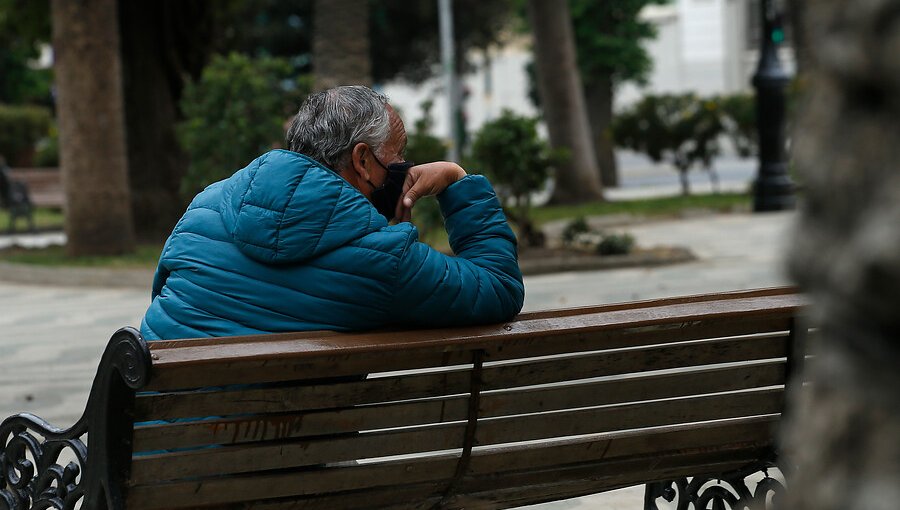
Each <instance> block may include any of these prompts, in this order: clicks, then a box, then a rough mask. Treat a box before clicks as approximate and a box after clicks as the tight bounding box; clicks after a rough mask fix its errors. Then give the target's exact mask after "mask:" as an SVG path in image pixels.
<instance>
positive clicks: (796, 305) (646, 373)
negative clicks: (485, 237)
mask: <svg viewBox="0 0 900 510" xmlns="http://www.w3.org/2000/svg"><path fill="white" fill-rule="evenodd" d="M803 305H804V299H803V298H802V297H801V296H799V295H797V294H795V293H794V292H793V291H792V290H791V289H766V290H758V291H748V292H735V293H727V294H714V295H702V296H691V297H682V298H673V299H662V300H656V301H646V302H637V303H626V304H616V305H606V306H597V307H590V308H577V309H569V310H558V311H548V312H538V313H525V314H522V315H520V316H519V317H518V318H517V319H516V320H515V321H513V322H510V323H508V324H499V325H495V326H483V327H466V328H458V329H441V330H438V329H435V330H421V331H401V332H377V333H366V334H338V333H327V332H315V333H291V334H278V335H265V336H253V337H234V338H212V339H198V340H180V341H166V342H152V343H151V344H150V346H149V349H148V346H147V344H146V343H145V342H144V341H143V339H142V338H141V337H140V335H139V334H138V332H137V331H135V330H134V329H131V328H124V329H122V330H119V331H118V332H117V333H116V334H115V335H114V336H113V337H112V339H111V340H110V343H109V345H108V347H107V349H106V351H105V353H104V355H103V358H102V360H101V362H100V366H99V369H98V373H97V377H96V379H95V380H94V385H93V388H92V390H91V396H90V399H89V402H88V405H87V409H86V411H85V414H84V416H83V417H82V418H81V420H79V422H78V423H77V424H76V425H75V426H74V427H73V428H71V429H68V430H65V431H62V430H56V429H52V428H51V427H50V426H49V425H48V424H46V423H44V422H42V421H41V420H40V419H38V418H35V417H33V416H30V415H27V414H26V415H17V416H14V417H10V418H8V419H7V420H6V421H4V422H3V424H2V426H0V446H2V448H3V449H2V450H0V451H2V452H3V453H2V455H5V458H3V459H2V464H3V466H18V467H19V471H18V473H19V475H10V474H9V473H10V472H12V471H7V475H6V477H7V478H6V482H5V486H4V482H2V481H0V508H2V507H3V503H4V502H5V503H6V505H7V506H8V507H10V508H28V507H29V505H31V506H33V507H40V508H45V507H46V505H47V504H48V502H49V504H50V506H56V507H58V508H71V507H72V506H71V505H74V503H75V502H76V501H78V500H79V499H80V500H82V503H83V506H82V508H86V509H93V508H110V509H114V508H129V509H148V510H149V509H162V508H189V507H197V506H201V505H203V506H204V508H207V507H208V508H260V509H267V510H270V509H271V510H274V509H287V508H292V509H293V508H303V509H327V510H332V509H373V508H396V509H431V508H465V509H493V508H510V507H514V506H521V505H526V504H533V503H537V502H543V501H550V500H558V499H565V498H571V497H576V496H581V495H586V494H592V493H597V492H602V491H607V490H610V489H615V488H620V487H627V486H633V485H638V484H650V485H648V486H647V490H646V502H645V508H647V509H655V508H657V507H656V503H657V501H659V498H665V499H669V500H673V499H677V500H678V503H679V504H682V503H683V504H684V505H685V506H683V507H682V506H679V507H678V508H687V504H688V502H694V503H695V504H699V503H701V502H702V503H704V506H697V507H696V508H707V506H705V504H706V503H708V502H710V500H715V499H720V500H722V501H726V500H728V498H731V500H732V501H731V502H732V503H733V500H735V499H738V498H741V499H742V501H745V502H746V501H749V500H750V499H752V498H754V493H752V492H751V491H750V489H748V488H747V487H746V486H745V485H744V481H743V479H744V476H745V475H747V474H748V473H750V472H754V471H764V472H766V473H767V476H765V477H763V479H762V481H761V482H760V484H759V485H758V486H756V494H755V497H756V498H758V499H759V500H765V498H766V495H767V493H770V492H773V491H779V490H782V489H783V487H782V484H781V483H780V482H779V481H777V480H776V479H775V478H774V477H771V476H768V475H769V474H771V473H768V472H767V471H765V470H767V469H768V468H771V467H773V466H775V465H776V461H777V453H778V445H777V439H776V432H775V429H776V427H777V425H778V423H779V419H780V415H781V413H782V412H783V410H784V385H785V381H786V380H787V378H788V377H789V376H790V374H791V373H792V371H793V370H794V368H795V367H796V364H797V361H798V360H799V359H802V356H800V355H799V354H798V353H800V352H802V351H800V350H798V349H799V348H800V346H801V345H802V344H801V343H800V342H801V340H802V338H803V337H804V335H803V333H804V331H805V329H804V328H801V327H798V321H797V315H798V313H799V312H800V311H801V309H802V306H803ZM366 374H369V376H368V378H367V379H363V377H365V375H366ZM261 383H265V384H261ZM200 388H202V389H200ZM135 390H140V391H139V392H138V394H137V395H136V393H135ZM198 417H207V418H206V419H202V420H201V419H197V418H198ZM209 417H212V418H209ZM192 418H193V419H192ZM178 419H181V420H182V421H180V422H172V423H168V422H163V423H161V424H153V423H151V424H144V425H138V426H134V425H133V424H134V423H136V422H153V421H161V420H167V421H174V420H178ZM184 420H187V421H184ZM85 434H88V438H89V440H88V443H87V446H85V445H84V443H83V442H82V441H81V439H80V438H81V437H82V436H84V435H85ZM39 436H42V437H43V438H44V440H43V441H41V440H40V438H39ZM29 451H30V452H31V453H30V458H32V459H36V460H34V462H33V463H31V462H29V461H27V460H25V459H26V457H27V456H26V452H29ZM61 451H67V452H68V454H69V455H70V456H71V455H74V457H76V458H77V460H76V461H75V462H73V463H71V464H69V465H68V466H67V467H63V466H61V465H59V464H61V463H62V462H60V460H59V459H60V458H61V456H60V452H61ZM134 452H155V453H149V454H148V453H143V454H141V453H138V454H134ZM79 473H80V474H79ZM16 476H20V478H16ZM688 477H693V478H692V479H690V480H689V479H688ZM729 483H730V485H728V484H729ZM726 487H731V489H732V490H731V491H728V490H726ZM735 494H736V496H735ZM770 495H771V494H770ZM713 503H714V504H717V503H715V502H713ZM731 507H732V508H735V507H734V506H731ZM713 508H719V507H718V506H713ZM741 508H742V507H741Z"/></svg>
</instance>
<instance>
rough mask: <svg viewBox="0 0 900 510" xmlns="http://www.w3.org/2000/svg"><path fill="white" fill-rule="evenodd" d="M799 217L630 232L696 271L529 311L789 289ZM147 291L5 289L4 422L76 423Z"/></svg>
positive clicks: (580, 508) (553, 288)
mask: <svg viewBox="0 0 900 510" xmlns="http://www.w3.org/2000/svg"><path fill="white" fill-rule="evenodd" d="M792 221H793V214H792V213H769V214H760V215H751V214H735V215H717V216H704V217H696V218H692V219H686V220H673V221H665V222H657V223H642V224H638V225H633V226H629V227H623V230H626V231H628V232H629V233H631V234H632V235H634V236H635V238H636V239H637V242H638V244H639V245H641V246H650V245H654V244H667V245H683V246H687V247H689V248H691V249H692V250H693V251H694V252H695V253H696V254H697V256H698V258H699V260H697V261H695V262H690V263H685V264H679V265H673V266H665V267H654V268H637V269H620V270H608V271H586V272H578V273H575V272H570V273H557V274H549V275H541V276H533V277H527V278H526V279H525V286H526V301H525V308H526V310H537V309H547V308H561V307H569V306H582V305H590V304H598V303H608V302H619V301H630V300H636V299H648V298H655V297H664V296H674V295H684V294H694V293H703V292H715V291H727V290H739V289H748V288H755V287H766V286H773V285H782V284H785V283H787V279H786V277H785V276H784V272H783V270H782V263H781V253H782V251H783V249H784V247H785V245H786V243H787V242H788V240H789V235H790V226H791V223H792ZM149 286H150V281H149V280H148V281H147V282H146V286H145V287H144V288H121V289H109V288H76V287H64V286H61V285H28V284H13V283H5V282H0V418H3V417H5V416H8V415H11V414H13V413H15V412H21V411H27V412H31V413H33V414H37V415H38V416H41V417H43V418H45V419H47V420H48V421H50V422H51V423H53V424H55V425H57V426H68V425H71V424H72V423H74V422H75V421H76V420H77V419H78V417H79V415H80V413H81V410H82V409H83V408H84V405H85V403H86V401H87V394H88V390H89V389H90V385H91V381H92V378H93V374H94V371H95V370H96V366H97V363H98V361H99V359H100V354H101V352H102V350H103V347H104V346H105V344H106V341H107V339H108V338H109V336H110V335H111V334H112V333H113V332H114V331H115V330H116V329H117V328H119V327H121V326H124V325H129V324H130V325H138V324H139V323H140V318H141V316H142V315H143V312H144V310H145V308H146V307H147V305H148V304H149V299H150V290H149ZM642 498H643V489H642V488H640V487H634V488H629V489H622V490H619V491H613V492H609V493H604V494H599V495H594V496H588V497H583V498H576V499H573V500H567V501H561V502H554V503H546V504H543V505H535V506H532V507H529V508H532V509H541V510H563V509H566V510H587V509H592V510H611V509H623V510H625V509H635V510H636V509H640V508H642V506H641V505H642V501H643V499H642Z"/></svg>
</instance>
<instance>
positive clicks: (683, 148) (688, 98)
mask: <svg viewBox="0 0 900 510" xmlns="http://www.w3.org/2000/svg"><path fill="white" fill-rule="evenodd" d="M613 133H614V137H615V140H616V142H617V143H618V144H619V145H621V146H623V147H627V148H629V149H632V150H635V151H637V152H642V153H644V154H646V155H647V156H649V157H650V158H651V159H652V160H653V161H656V162H660V161H667V162H668V163H671V164H672V165H673V166H674V167H675V169H676V170H678V172H679V174H680V177H681V185H682V192H683V193H684V194H685V195H687V194H688V193H689V192H690V188H689V185H688V180H687V172H688V171H689V170H690V169H691V168H692V167H693V166H695V165H698V164H699V165H701V166H702V167H703V168H705V169H707V170H709V169H711V167H712V160H713V158H714V157H715V156H717V155H718V154H719V151H720V148H719V136H720V135H721V134H722V133H723V125H722V115H721V112H720V109H719V106H718V104H717V103H716V101H713V100H709V99H700V98H698V97H697V96H695V95H694V94H682V95H659V96H655V95H648V96H644V98H643V99H642V100H641V101H639V102H638V103H637V104H635V105H634V106H632V107H631V108H629V109H628V110H626V111H624V112H622V113H621V114H619V115H618V117H617V118H616V120H615V122H614V125H613Z"/></svg>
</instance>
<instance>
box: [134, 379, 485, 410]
mask: <svg viewBox="0 0 900 510" xmlns="http://www.w3.org/2000/svg"><path fill="white" fill-rule="evenodd" d="M471 378H472V375H471V371H470V370H467V369H460V370H454V371H448V372H443V373H430V374H420V375H407V376H396V377H385V378H379V379H368V380H365V381H354V382H344V383H338V384H327V385H325V384H323V385H312V386H305V385H302V383H301V385H299V386H281V387H275V388H260V389H247V390H231V391H212V392H195V393H164V394H158V395H139V396H138V397H137V398H136V399H135V420H136V421H141V420H146V419H151V418H153V419H160V418H161V419H169V418H187V417H196V416H219V415H229V414H249V413H279V412H293V411H305V410H313V409H333V408H340V407H347V406H351V405H360V404H374V403H379V402H390V401H397V400H409V399H414V398H422V397H432V396H444V395H458V394H462V393H468V392H469V384H470V381H471Z"/></svg>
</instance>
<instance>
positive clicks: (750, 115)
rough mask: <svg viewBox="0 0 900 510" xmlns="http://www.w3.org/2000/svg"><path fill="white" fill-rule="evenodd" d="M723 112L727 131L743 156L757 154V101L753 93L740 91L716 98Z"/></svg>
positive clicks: (723, 121)
mask: <svg viewBox="0 0 900 510" xmlns="http://www.w3.org/2000/svg"><path fill="white" fill-rule="evenodd" d="M715 101H716V102H717V103H718V104H719V109H720V111H721V113H722V124H723V126H724V129H725V133H726V134H727V135H728V136H729V138H731V141H732V143H734V148H735V150H737V153H738V155H739V156H741V157H745V158H746V157H749V156H754V155H756V153H757V151H758V150H759V149H758V143H759V142H758V141H757V133H756V101H755V100H754V99H753V95H752V94H747V93H739V94H732V95H728V96H721V97H719V98H717V99H716V100H715Z"/></svg>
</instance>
